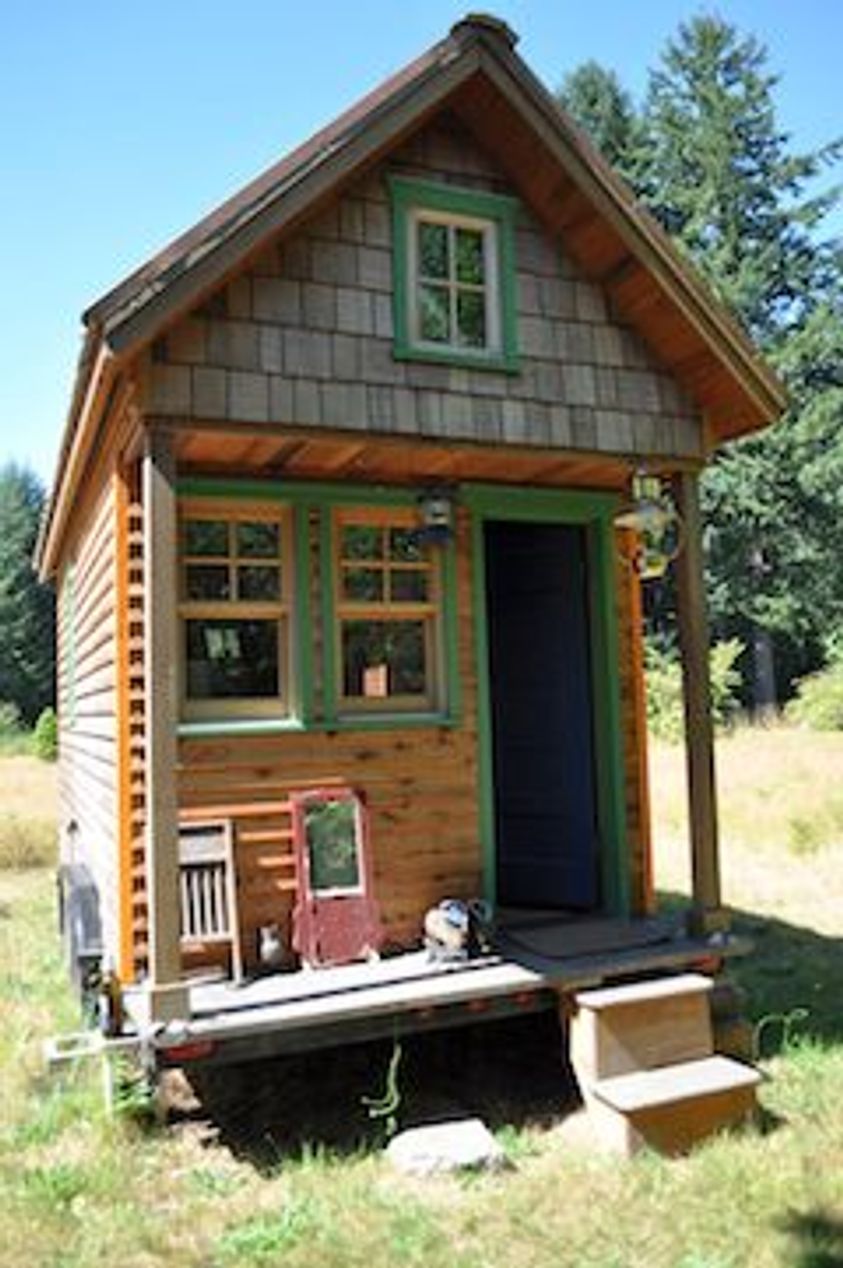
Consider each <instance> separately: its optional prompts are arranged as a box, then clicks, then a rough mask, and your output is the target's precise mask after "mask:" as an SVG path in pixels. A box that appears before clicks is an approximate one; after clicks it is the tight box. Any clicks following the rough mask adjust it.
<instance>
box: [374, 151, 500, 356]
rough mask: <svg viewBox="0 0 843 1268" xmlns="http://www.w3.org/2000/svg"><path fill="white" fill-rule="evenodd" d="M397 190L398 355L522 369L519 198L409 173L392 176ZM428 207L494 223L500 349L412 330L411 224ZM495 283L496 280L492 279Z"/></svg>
mask: <svg viewBox="0 0 843 1268" xmlns="http://www.w3.org/2000/svg"><path fill="white" fill-rule="evenodd" d="M388 183H389V188H390V192H391V196H392V246H393V318H394V327H395V344H394V351H395V356H396V358H398V359H399V360H405V361H427V362H441V363H445V364H449V365H462V366H470V367H471V368H473V369H478V370H503V371H505V372H506V373H508V374H514V373H517V372H518V370H519V365H520V363H519V356H518V337H517V322H516V286H515V219H516V215H517V212H518V206H519V203H518V200H517V199H516V198H512V197H509V196H507V195H504V194H491V193H486V192H485V191H482V190H475V189H464V188H461V187H459V186H455V185H446V184H442V183H436V182H433V181H420V180H413V179H410V178H408V177H403V176H391V177H389V178H388ZM424 211H428V212H431V213H434V214H438V215H443V216H453V217H455V218H457V217H460V216H464V217H470V218H472V219H475V220H478V221H485V222H488V224H489V225H490V226H491V227H492V228H493V230H494V235H495V249H496V265H497V267H496V279H495V280H496V283H497V284H496V287H495V290H494V291H493V292H492V293H491V294H490V296H489V302H490V303H491V304H492V305H494V306H495V309H496V313H497V321H498V327H499V340H498V343H499V346H496V347H495V348H494V349H485V348H480V349H477V350H476V351H472V350H471V349H470V348H459V347H453V346H449V345H443V346H442V347H436V346H433V345H431V344H429V343H421V342H419V341H417V340H415V339H414V338H413V336H412V331H411V295H412V291H413V283H414V279H413V278H412V277H411V275H410V272H411V270H410V230H411V226H412V225H413V223H414V219H413V218H414V215H415V213H416V212H424ZM490 285H491V283H490Z"/></svg>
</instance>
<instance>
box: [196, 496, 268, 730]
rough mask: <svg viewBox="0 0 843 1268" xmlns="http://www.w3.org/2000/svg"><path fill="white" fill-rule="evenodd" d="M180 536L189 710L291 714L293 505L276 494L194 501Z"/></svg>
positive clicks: (208, 714)
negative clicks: (289, 508)
mask: <svg viewBox="0 0 843 1268" xmlns="http://www.w3.org/2000/svg"><path fill="white" fill-rule="evenodd" d="M179 537H180V561H179V584H180V604H179V614H180V618H181V640H182V659H181V665H180V676H181V695H182V715H183V717H184V718H186V719H202V718H220V717H240V718H252V717H267V716H269V717H285V716H287V715H288V714H289V713H290V711H291V696H292V694H293V693H292V683H291V673H290V631H289V624H290V619H289V618H290V572H291V568H290V542H289V538H290V526H289V517H288V515H287V513H286V511H285V510H284V509H283V508H281V507H279V506H278V505H277V504H274V503H267V504H260V503H251V504H250V503H242V504H231V503H226V502H219V503H215V502H187V503H184V504H182V506H181V512H180V533H179Z"/></svg>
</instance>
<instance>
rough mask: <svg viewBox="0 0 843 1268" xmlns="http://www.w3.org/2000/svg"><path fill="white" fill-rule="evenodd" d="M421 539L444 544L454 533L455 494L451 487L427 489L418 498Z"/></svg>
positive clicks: (431, 543) (436, 544)
mask: <svg viewBox="0 0 843 1268" xmlns="http://www.w3.org/2000/svg"><path fill="white" fill-rule="evenodd" d="M418 508H419V519H420V521H421V524H420V527H419V539H420V540H421V541H422V542H424V543H426V544H427V545H429V546H444V545H445V543H446V542H449V541H450V540H451V538H452V537H453V535H454V495H453V493H452V491H451V490H450V489H425V490H424V492H423V493H421V494H420V495H419V498H418Z"/></svg>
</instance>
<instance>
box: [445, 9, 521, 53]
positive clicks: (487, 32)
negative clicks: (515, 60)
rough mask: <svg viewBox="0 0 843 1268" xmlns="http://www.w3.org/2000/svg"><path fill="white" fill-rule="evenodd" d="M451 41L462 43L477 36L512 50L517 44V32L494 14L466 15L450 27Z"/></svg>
mask: <svg viewBox="0 0 843 1268" xmlns="http://www.w3.org/2000/svg"><path fill="white" fill-rule="evenodd" d="M450 34H451V36H452V38H453V39H455V40H459V41H460V42H462V41H463V40H465V39H476V38H477V37H478V36H480V37H481V38H485V39H488V38H489V37H490V36H491V37H492V38H493V39H496V40H501V41H502V42H503V43H504V44H505V45H506V47H507V48H508V49H510V50H511V49H514V48H515V46H516V44H517V43H518V32H517V31H513V29H512V27H511V26H510V25H509V23H507V22H505V21H504V20H503V18H499V17H496V16H495V14H494V13H467V14H466V15H465V17H464V18H460V19H459V21H458V22H455V23H454V25H453V26H452V27H451V31H450Z"/></svg>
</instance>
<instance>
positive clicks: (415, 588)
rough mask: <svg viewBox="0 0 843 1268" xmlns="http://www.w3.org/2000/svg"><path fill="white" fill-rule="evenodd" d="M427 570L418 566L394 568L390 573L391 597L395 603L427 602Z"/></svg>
mask: <svg viewBox="0 0 843 1268" xmlns="http://www.w3.org/2000/svg"><path fill="white" fill-rule="evenodd" d="M427 580H428V578H427V572H422V571H421V570H420V569H418V568H394V569H393V570H392V572H391V573H390V581H389V597H390V599H392V601H393V602H394V603H426V602H427V599H428V586H427Z"/></svg>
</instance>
